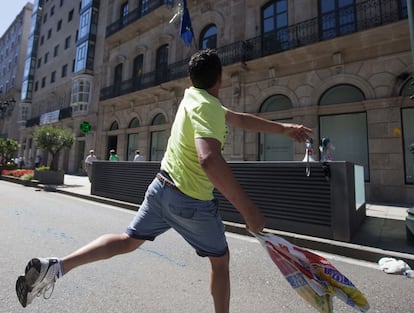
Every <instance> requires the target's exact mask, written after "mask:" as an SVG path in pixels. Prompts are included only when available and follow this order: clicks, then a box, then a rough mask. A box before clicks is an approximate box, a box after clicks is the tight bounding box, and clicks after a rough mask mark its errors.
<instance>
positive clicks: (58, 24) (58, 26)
mask: <svg viewBox="0 0 414 313" xmlns="http://www.w3.org/2000/svg"><path fill="white" fill-rule="evenodd" d="M61 29H62V20H59V21H58V22H57V27H56V31H59V30H61Z"/></svg>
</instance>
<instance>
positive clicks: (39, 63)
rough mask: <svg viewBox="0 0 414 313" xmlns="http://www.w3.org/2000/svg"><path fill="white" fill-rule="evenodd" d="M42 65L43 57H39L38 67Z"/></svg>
mask: <svg viewBox="0 0 414 313" xmlns="http://www.w3.org/2000/svg"><path fill="white" fill-rule="evenodd" d="M41 65H42V58H38V59H37V68H40V66H41Z"/></svg>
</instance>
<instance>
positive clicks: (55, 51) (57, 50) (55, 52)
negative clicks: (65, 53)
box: [53, 45, 59, 57]
mask: <svg viewBox="0 0 414 313" xmlns="http://www.w3.org/2000/svg"><path fill="white" fill-rule="evenodd" d="M58 55H59V45H57V46H55V49H54V50H53V56H54V57H57V56H58Z"/></svg>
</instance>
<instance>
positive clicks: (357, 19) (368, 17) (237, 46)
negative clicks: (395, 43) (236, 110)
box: [100, 0, 407, 101]
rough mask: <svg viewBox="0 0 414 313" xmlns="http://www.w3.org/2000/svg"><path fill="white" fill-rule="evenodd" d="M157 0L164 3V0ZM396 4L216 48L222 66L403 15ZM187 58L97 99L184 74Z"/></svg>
mask: <svg viewBox="0 0 414 313" xmlns="http://www.w3.org/2000/svg"><path fill="white" fill-rule="evenodd" d="M159 2H163V3H164V2H165V1H159ZM398 4H399V1H397V0H392V1H389V0H380V1H378V0H368V1H365V2H362V3H358V4H356V5H355V6H351V7H347V8H346V9H341V11H338V12H336V13H337V14H336V15H335V14H333V13H332V12H331V13H330V14H329V15H324V16H319V17H315V18H313V19H310V20H307V21H304V22H301V23H298V24H295V25H291V26H288V27H285V28H282V29H278V30H277V31H274V32H268V33H265V34H262V35H261V36H258V37H255V38H251V39H248V40H245V41H238V42H234V43H232V44H230V45H227V46H223V47H219V48H217V52H218V54H219V56H220V58H221V61H222V64H223V66H227V65H231V64H236V63H241V62H247V61H251V60H255V59H259V58H263V57H265V56H268V55H273V54H277V53H280V52H284V51H288V50H292V49H295V48H298V47H302V46H306V45H310V44H314V43H317V42H321V41H326V40H330V39H332V38H336V37H340V36H344V35H348V34H351V33H356V32H361V31H364V30H367V29H370V28H374V27H379V26H382V25H386V24H390V23H394V22H396V21H399V20H403V19H406V18H407V9H406V8H401V7H400V6H399V5H398ZM334 16H339V17H341V18H343V17H344V16H346V17H347V23H346V24H340V23H339V22H338V20H339V19H338V18H334ZM188 60H189V59H185V60H182V61H179V62H177V63H173V64H170V65H169V66H168V68H167V69H164V70H163V71H160V70H155V71H152V72H149V73H144V74H142V75H141V76H139V77H135V78H131V79H129V80H126V81H123V82H121V83H120V84H119V83H118V84H116V85H112V86H109V87H105V88H103V89H101V95H100V100H101V101H103V100H107V99H110V98H114V97H118V96H122V95H125V94H129V93H131V92H135V91H139V90H143V89H146V88H150V87H154V86H157V85H159V84H161V83H165V82H168V81H173V80H176V79H180V78H184V77H187V76H188V73H187V65H188Z"/></svg>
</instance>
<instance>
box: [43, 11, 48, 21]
mask: <svg viewBox="0 0 414 313" xmlns="http://www.w3.org/2000/svg"><path fill="white" fill-rule="evenodd" d="M46 21H47V13H46V14H45V15H43V24H44V23H46Z"/></svg>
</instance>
